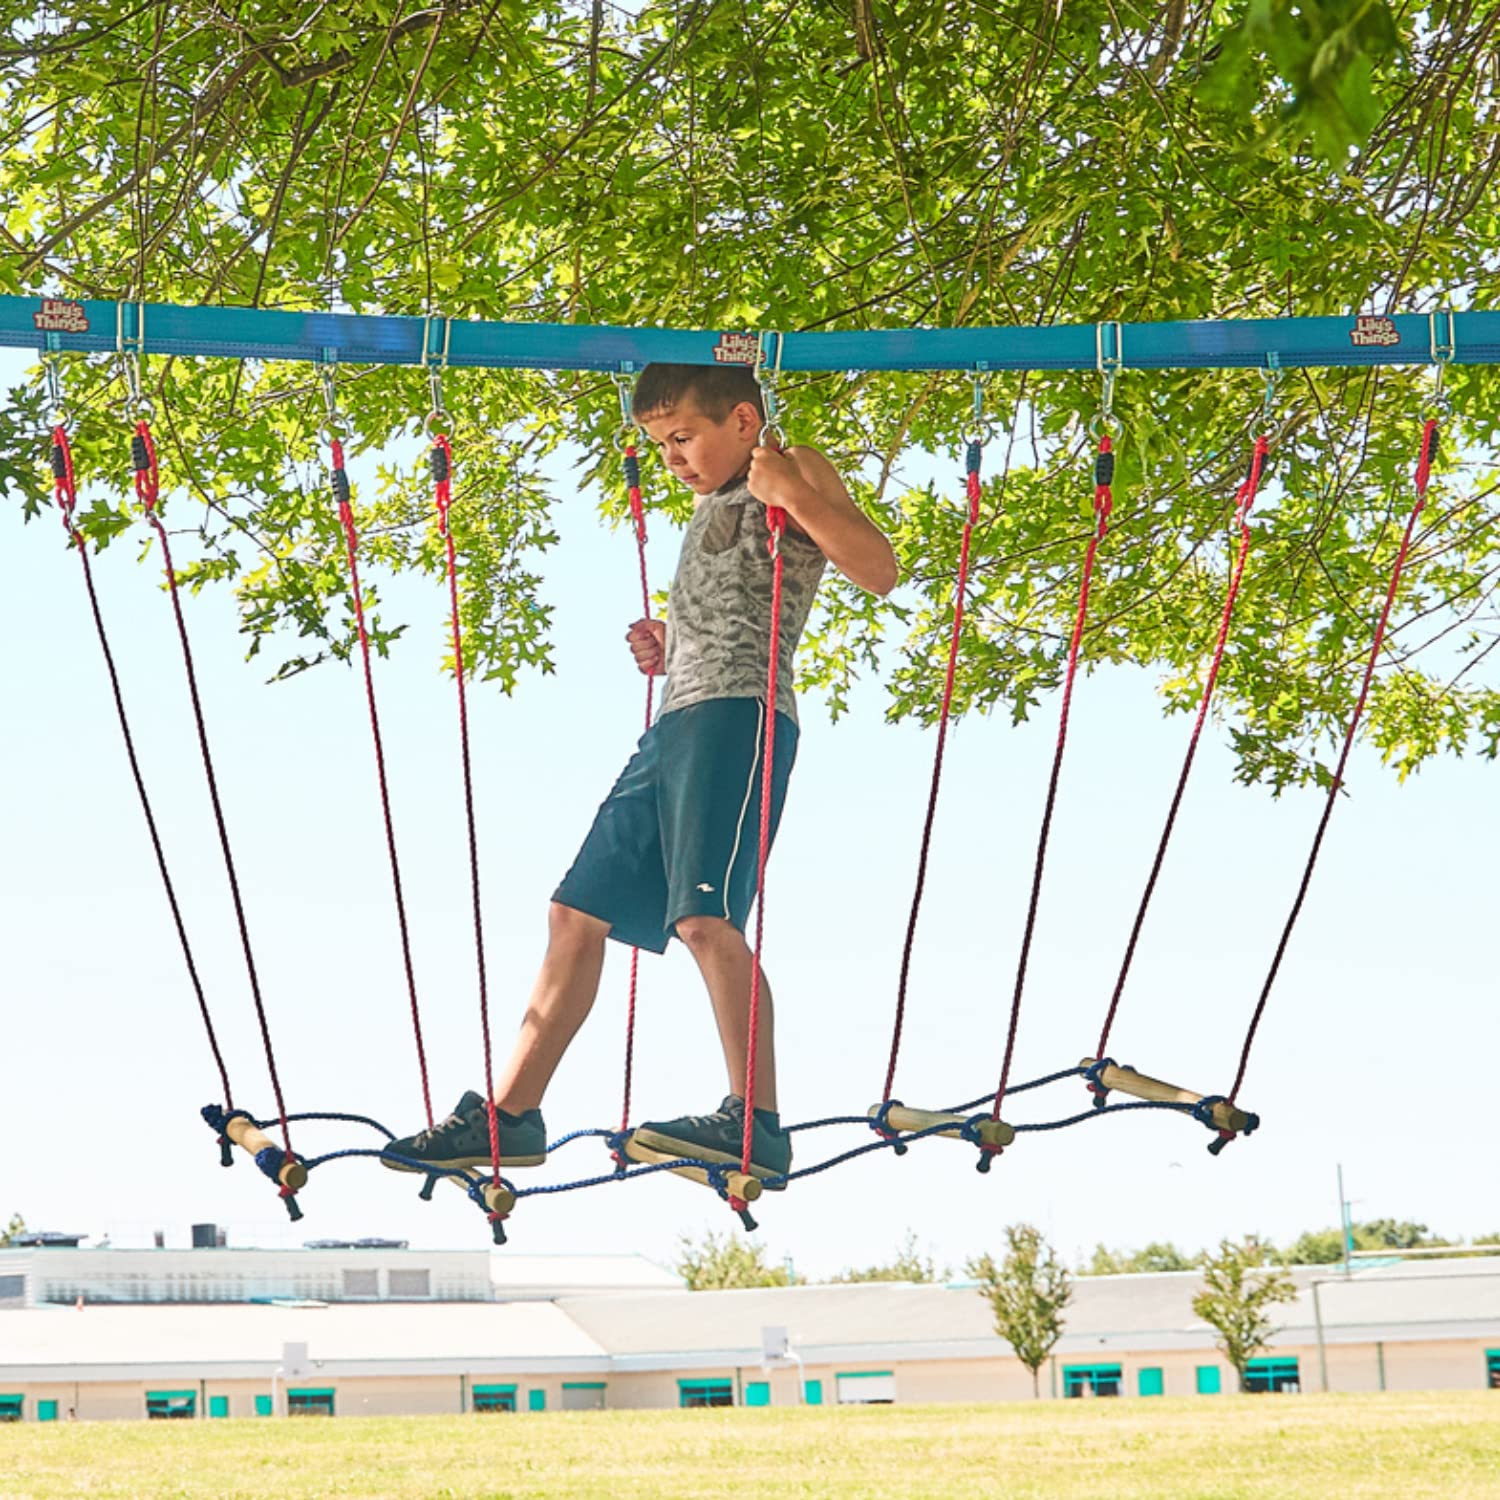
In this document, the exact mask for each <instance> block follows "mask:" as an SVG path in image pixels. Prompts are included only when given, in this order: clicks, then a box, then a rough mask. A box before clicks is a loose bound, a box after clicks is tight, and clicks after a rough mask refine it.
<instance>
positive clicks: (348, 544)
mask: <svg viewBox="0 0 1500 1500" xmlns="http://www.w3.org/2000/svg"><path fill="white" fill-rule="evenodd" d="M329 448H330V451H331V455H332V465H331V467H332V472H333V476H334V483H333V488H334V494H335V496H336V497H337V499H338V503H339V524H340V525H341V526H342V527H343V529H344V551H345V554H346V556H347V557H348V559H349V585H350V590H351V593H352V594H353V598H354V620H355V624H356V625H357V626H358V629H359V650H360V656H361V658H362V660H363V662H364V669H365V701H366V703H367V704H368V705H369V709H370V736H371V738H372V739H373V740H374V742H375V774H376V779H377V780H378V781H379V783H380V809H381V812H382V814H383V815H384V818H385V847H386V852H387V853H388V855H389V856H390V865H391V885H392V887H393V888H394V890H395V893H396V921H397V925H398V926H399V927H400V929H401V959H402V962H403V964H404V965H405V967H406V992H407V994H408V996H409V997H410V999H411V1025H412V1033H413V1035H414V1036H415V1037H416V1042H417V1067H418V1069H419V1070H420V1072H421V1075H422V1103H423V1104H424V1106H425V1107H426V1109H427V1126H428V1129H431V1128H432V1126H433V1123H434V1117H433V1113H432V1085H431V1083H430V1081H429V1079H428V1076H427V1049H426V1047H425V1046H424V1045H423V1041H422V1013H421V1008H420V1006H419V1005H418V1003H417V976H416V969H415V967H414V966H413V964H412V957H411V935H410V932H409V930H408V927H407V921H406V896H405V893H404V892H403V890H402V887H401V862H400V860H399V859H398V858H397V856H396V826H395V821H394V819H393V818H392V816H391V794H390V788H389V786H388V784H387V781H386V773H385V745H384V742H383V740H382V738H381V734H380V714H379V711H378V710H377V709H376V706H375V676H374V673H373V671H372V670H371V666H370V636H369V632H368V630H367V629H366V626H365V601H364V592H363V590H362V589H361V588H360V583H359V561H358V551H359V533H358V532H357V531H356V530H355V526H354V511H353V508H352V507H351V505H350V503H349V480H348V476H347V474H346V473H345V471H344V445H343V444H342V443H341V442H340V441H339V440H338V438H336V437H335V438H331V439H330V440H329Z"/></svg>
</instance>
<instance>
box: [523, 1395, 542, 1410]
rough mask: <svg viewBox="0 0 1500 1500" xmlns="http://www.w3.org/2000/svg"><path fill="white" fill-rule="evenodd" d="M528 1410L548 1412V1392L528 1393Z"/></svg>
mask: <svg viewBox="0 0 1500 1500" xmlns="http://www.w3.org/2000/svg"><path fill="white" fill-rule="evenodd" d="M526 1410H527V1411H546V1410H547V1393H546V1391H527V1392H526Z"/></svg>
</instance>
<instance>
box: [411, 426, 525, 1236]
mask: <svg viewBox="0 0 1500 1500" xmlns="http://www.w3.org/2000/svg"><path fill="white" fill-rule="evenodd" d="M430 463H431V465H432V498H433V504H434V506H435V507H436V510H437V521H438V534H439V535H440V536H441V537H442V539H443V548H444V556H445V558H446V560H447V573H448V604H449V623H450V630H451V636H452V641H453V675H454V679H455V680H456V682H457V684H458V741H459V753H460V758H461V760H462V764H463V779H464V816H465V819H466V822H467V827H468V835H469V888H470V890H471V892H472V895H473V906H474V955H475V961H476V963H477V965H478V969H479V1029H480V1033H481V1035H482V1037H483V1041H484V1108H485V1115H486V1117H487V1118H488V1121H489V1130H490V1167H491V1170H492V1172H493V1174H494V1181H493V1182H492V1183H491V1184H488V1185H487V1186H488V1188H489V1190H490V1196H489V1197H486V1196H484V1188H485V1186H486V1185H483V1184H479V1183H476V1184H474V1187H473V1188H472V1189H471V1196H472V1197H474V1201H475V1202H476V1203H480V1204H481V1206H482V1207H484V1209H485V1212H486V1215H487V1216H488V1218H489V1221H490V1229H491V1232H492V1233H493V1235H494V1240H495V1243H496V1244H497V1245H503V1244H504V1243H505V1229H504V1225H503V1221H504V1219H505V1215H506V1211H507V1210H506V1209H505V1208H503V1207H502V1206H501V1203H500V1200H499V1197H498V1196H497V1195H499V1194H500V1193H501V1191H502V1185H501V1182H500V1120H499V1118H498V1116H497V1114H496V1111H495V1068H494V1058H493V1053H492V1050H491V1047H490V997H489V985H488V981H487V980H486V977H485V966H484V913H483V908H482V907H481V905H480V899H479V833H478V829H477V826H476V820H475V817H474V776H473V770H472V767H471V764H470V759H469V708H468V699H467V695H466V693H465V691H464V641H463V627H462V624H461V622H460V619H459V607H458V551H457V548H456V546H455V544H454V540H453V527H452V526H451V524H450V522H449V510H450V509H451V507H452V505H453V447H452V444H451V443H450V442H449V441H448V437H447V435H446V434H445V433H441V432H439V433H436V434H434V435H433V439H432V452H431V454H430Z"/></svg>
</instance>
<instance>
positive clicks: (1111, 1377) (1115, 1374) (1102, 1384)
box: [1063, 1365, 1120, 1396]
mask: <svg viewBox="0 0 1500 1500" xmlns="http://www.w3.org/2000/svg"><path fill="white" fill-rule="evenodd" d="M1119 1394H1120V1367H1119V1365H1064V1366H1063V1395H1064V1396H1118V1395H1119Z"/></svg>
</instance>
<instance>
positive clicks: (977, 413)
mask: <svg viewBox="0 0 1500 1500" xmlns="http://www.w3.org/2000/svg"><path fill="white" fill-rule="evenodd" d="M988 370H989V365H988V363H986V362H985V361H984V360H976V361H975V364H974V369H973V371H972V372H971V375H970V378H971V379H972V380H973V382H974V415H973V417H972V419H971V425H970V426H969V427H968V429H967V430H966V431H964V432H963V433H961V434H960V436H961V437H962V439H963V441H964V443H965V444H970V443H978V444H979V445H980V446H981V447H983V445H984V444H985V443H987V442H989V440H990V438H991V437H992V436H994V431H995V424H994V422H993V421H992V420H991V419H990V417H989V415H988V414H987V413H986V411H985V409H984V382H985V375H986V373H987V372H988Z"/></svg>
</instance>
